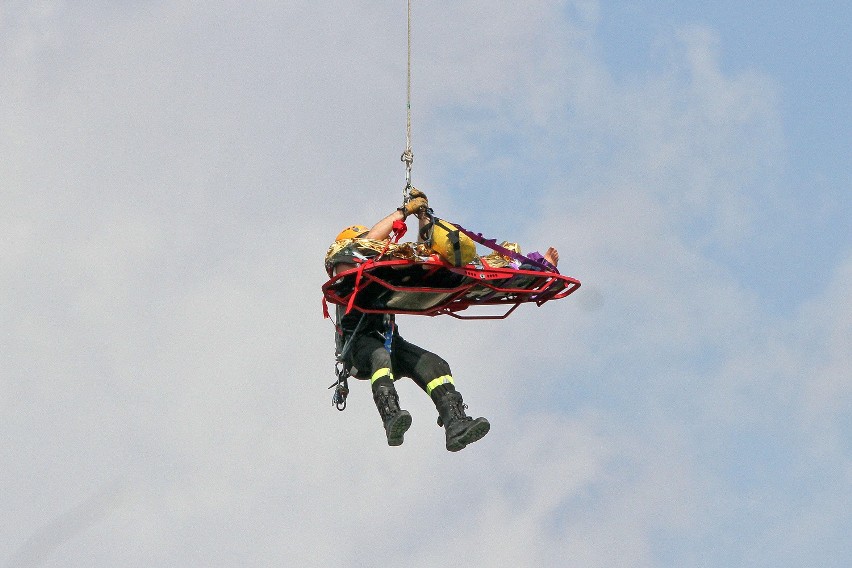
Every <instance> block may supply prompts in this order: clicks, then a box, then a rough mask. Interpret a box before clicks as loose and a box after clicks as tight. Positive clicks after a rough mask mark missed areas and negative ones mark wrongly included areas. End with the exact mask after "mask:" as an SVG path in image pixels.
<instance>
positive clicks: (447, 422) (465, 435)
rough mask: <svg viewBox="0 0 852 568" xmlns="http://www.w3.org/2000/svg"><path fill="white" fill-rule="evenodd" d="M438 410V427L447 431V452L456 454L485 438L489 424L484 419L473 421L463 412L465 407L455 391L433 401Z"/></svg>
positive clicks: (460, 396) (445, 393)
mask: <svg viewBox="0 0 852 568" xmlns="http://www.w3.org/2000/svg"><path fill="white" fill-rule="evenodd" d="M435 407H436V408H437V409H438V414H439V416H438V426H443V427H444V428H445V429H446V431H447V450H449V451H451V452H457V451H459V450H461V449H464V447H465V446H467V445H468V444H472V443H474V442H476V441H477V440H479V439H481V438H482V437H483V436H485V435H486V434H487V433H488V431H489V430H490V429H491V424H489V423H488V420H486V419H485V418H477V419H475V420H474V419H473V418H471V417H470V416H467V415H466V414H465V412H464V410H465V409H466V408H467V405H466V404H465V403H464V401H463V400H462V395H461V393H460V392H458V391H456V390H450V391H447V392H444V393H443V394H442V395H440V397H439V398H438V400H436V401H435Z"/></svg>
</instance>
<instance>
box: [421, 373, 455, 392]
mask: <svg viewBox="0 0 852 568" xmlns="http://www.w3.org/2000/svg"><path fill="white" fill-rule="evenodd" d="M446 384H451V385H455V384H456V382H455V381H454V380H453V376H452V375H444V376H443V377H438V378H437V379H434V380H431V381H429V383H428V384H427V385H426V394H428V395H430V396H431V395H432V391H433V390H435V388H436V387H439V386H441V385H446Z"/></svg>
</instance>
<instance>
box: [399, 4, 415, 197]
mask: <svg viewBox="0 0 852 568" xmlns="http://www.w3.org/2000/svg"><path fill="white" fill-rule="evenodd" d="M407 65H408V72H407V77H406V118H405V152H403V153H402V156H401V157H400V159H401V160H402V161H403V162H404V163H405V189H403V190H402V202H403V203H407V202H408V199H409V191H410V190H411V165H412V164H413V163H414V152H412V150H411V0H408V60H407Z"/></svg>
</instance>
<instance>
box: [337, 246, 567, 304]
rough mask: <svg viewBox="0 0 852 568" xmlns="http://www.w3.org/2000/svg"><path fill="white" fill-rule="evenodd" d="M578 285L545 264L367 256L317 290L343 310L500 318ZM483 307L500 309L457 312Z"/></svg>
mask: <svg viewBox="0 0 852 568" xmlns="http://www.w3.org/2000/svg"><path fill="white" fill-rule="evenodd" d="M478 236H479V235H478ZM480 238H481V236H480ZM492 243H493V241H492V242H490V243H489V244H492ZM579 287H580V282H579V281H578V280H576V279H575V278H571V277H570V276H565V275H562V274H560V273H559V272H558V271H555V270H550V269H547V268H541V267H539V269H535V270H527V269H524V268H514V267H509V266H507V267H500V268H496V267H488V266H480V265H478V264H477V265H475V264H467V265H463V266H458V267H457V266H453V265H452V264H449V263H447V262H445V261H444V260H443V259H441V258H440V257H438V256H437V255H434V256H431V257H429V258H428V259H426V260H423V259H416V260H408V259H399V258H388V259H386V260H381V259H379V260H373V259H367V260H364V261H362V262H361V263H360V264H359V265H358V266H356V267H355V268H351V269H349V270H346V271H345V272H341V273H339V274H337V275H336V276H333V277H332V278H331V279H329V280H328V281H327V282H326V283H325V284H323V287H322V291H323V298H324V301H325V302H328V303H332V304H336V305H340V306H346V308H347V312H348V311H349V310H352V309H355V310H357V311H361V312H365V313H378V314H383V313H391V314H415V315H427V316H438V315H444V314H446V315H449V316H452V317H455V318H458V319H503V318H506V317H508V316H509V314H511V313H512V312H513V311H515V309H517V307H518V306H520V305H521V304H524V303H535V304H536V305H538V306H541V305H542V304H544V303H545V302H549V301H551V300H559V299H561V298H565V297H567V296H569V295H570V294H572V293H574V292H575V291H576V290H577V288H579ZM485 306H497V308H491V311H494V310H496V311H498V312H502V313H498V314H496V315H494V314H486V315H482V314H478V315H467V314H465V315H462V314H461V313H460V312H463V311H465V310H467V309H469V308H474V307H485ZM480 311H481V310H480Z"/></svg>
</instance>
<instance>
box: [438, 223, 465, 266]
mask: <svg viewBox="0 0 852 568" xmlns="http://www.w3.org/2000/svg"><path fill="white" fill-rule="evenodd" d="M430 247H431V248H432V250H433V251H435V252H436V253H438V254H439V255H440V256H441V258H443V259H444V260H446V261H447V262H449V263H450V264H452V265H453V266H463V265H465V264H469V263H471V262H473V259H474V258H476V244H475V243H474V242H473V239H471V238H470V237H468V236H467V235H465V234H464V233H462V232H460V231H459V230H458V229H457V228H456V226H455V225H453V224H452V223H448V222H447V221H444V220H442V219H438V218H437V217H435V218H434V219H433V225H432V242H431V243H430Z"/></svg>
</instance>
